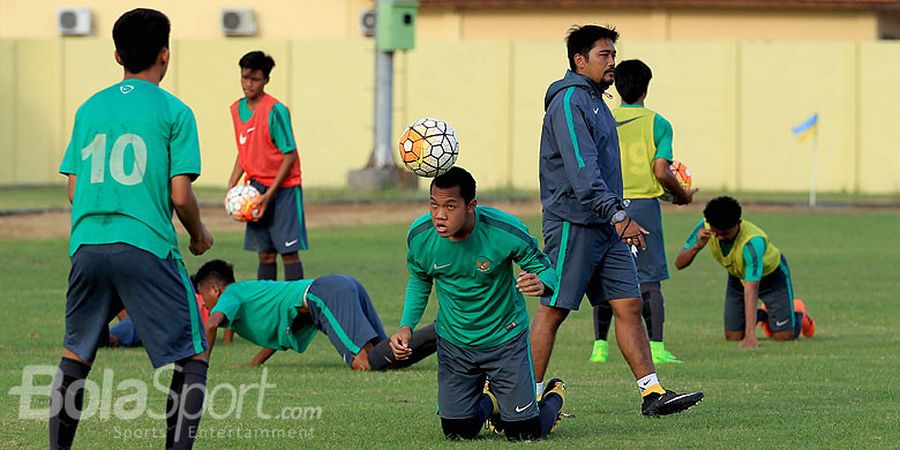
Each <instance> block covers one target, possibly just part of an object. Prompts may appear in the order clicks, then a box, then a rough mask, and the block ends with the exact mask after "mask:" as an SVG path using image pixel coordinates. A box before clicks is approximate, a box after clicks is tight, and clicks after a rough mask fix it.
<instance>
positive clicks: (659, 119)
mask: <svg viewBox="0 0 900 450" xmlns="http://www.w3.org/2000/svg"><path fill="white" fill-rule="evenodd" d="M673 134H674V133H673V131H672V124H671V123H669V121H668V120H666V119H665V118H664V117H663V116H661V115H659V114H656V115H655V116H654V118H653V143H654V144H655V145H656V155H654V158H655V159H654V160H653V175H654V176H656V179H657V180H659V183H660V184H662V186H663V188H665V189H666V191H668V192H671V193H672V195H673V196H674V197H675V204H676V205H687V204H689V203H691V202H692V201H693V200H694V193H695V192H697V191H698V189H690V190H685V189H684V188H683V187H682V186H681V183H679V182H678V179H677V178H675V174H674V173H672V169H670V168H669V165H670V164H672V158H673V157H672V135H673Z"/></svg>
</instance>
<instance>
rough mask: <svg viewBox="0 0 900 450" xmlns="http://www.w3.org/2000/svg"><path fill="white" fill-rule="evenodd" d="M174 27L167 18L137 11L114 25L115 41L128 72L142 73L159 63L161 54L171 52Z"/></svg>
mask: <svg viewBox="0 0 900 450" xmlns="http://www.w3.org/2000/svg"><path fill="white" fill-rule="evenodd" d="M170 31H171V25H170V24H169V18H168V17H166V15H165V14H163V13H161V12H159V11H157V10H155V9H147V8H137V9H132V10H131V11H128V12H127V13H125V14H122V16H121V17H119V20H116V24H115V25H113V32H112V35H113V41H114V42H115V44H116V52H118V53H119V58H120V59H121V60H122V65H123V66H125V70H127V71H128V72H130V73H140V72H143V71H144V70H147V69H149V68H150V67H152V66H153V64H154V63H156V57H157V56H158V55H159V51H160V50H162V49H164V48H169V32H170Z"/></svg>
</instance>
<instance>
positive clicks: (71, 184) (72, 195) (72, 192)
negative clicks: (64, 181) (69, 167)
mask: <svg viewBox="0 0 900 450" xmlns="http://www.w3.org/2000/svg"><path fill="white" fill-rule="evenodd" d="M76 180H77V176H75V175H72V174H71V173H70V174H69V186H68V192H69V204H70V205H71V204H72V201H73V200H74V199H75V181H76Z"/></svg>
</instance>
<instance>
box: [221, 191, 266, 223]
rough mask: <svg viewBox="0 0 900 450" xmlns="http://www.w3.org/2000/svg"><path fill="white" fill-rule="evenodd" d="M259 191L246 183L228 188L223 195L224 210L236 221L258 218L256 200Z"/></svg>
mask: <svg viewBox="0 0 900 450" xmlns="http://www.w3.org/2000/svg"><path fill="white" fill-rule="evenodd" d="M259 196H260V194H259V191H258V190H257V189H256V188H255V187H253V186H252V185H250V184H249V183H248V184H239V185H237V186H235V187H233V188H231V189H229V190H228V193H227V194H226V195H225V211H227V212H228V215H229V216H231V218H232V219H234V220H237V221H238V222H250V221H254V220H257V219H259V217H260V210H259V205H258V204H257V203H256V200H257V199H258V198H259Z"/></svg>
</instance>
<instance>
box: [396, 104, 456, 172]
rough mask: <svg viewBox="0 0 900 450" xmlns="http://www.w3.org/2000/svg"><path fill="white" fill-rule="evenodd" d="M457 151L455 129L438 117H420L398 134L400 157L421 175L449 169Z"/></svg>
mask: <svg viewBox="0 0 900 450" xmlns="http://www.w3.org/2000/svg"><path fill="white" fill-rule="evenodd" d="M458 155H459V142H458V141H457V140H456V133H455V132H454V131H453V127H451V126H450V124H448V123H447V122H444V121H443V120H440V119H432V118H430V117H425V118H422V119H419V120H417V121H415V122H413V123H412V124H411V125H410V126H409V127H408V128H407V129H406V131H404V132H403V135H402V136H400V160H401V161H403V165H405V166H406V168H407V170H409V171H410V172H412V173H414V174H416V175H418V176H420V177H428V178H431V177H436V176H438V175H441V174H443V173H444V172H446V171H448V170H450V168H451V167H453V164H454V163H456V157H457V156H458Z"/></svg>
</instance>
